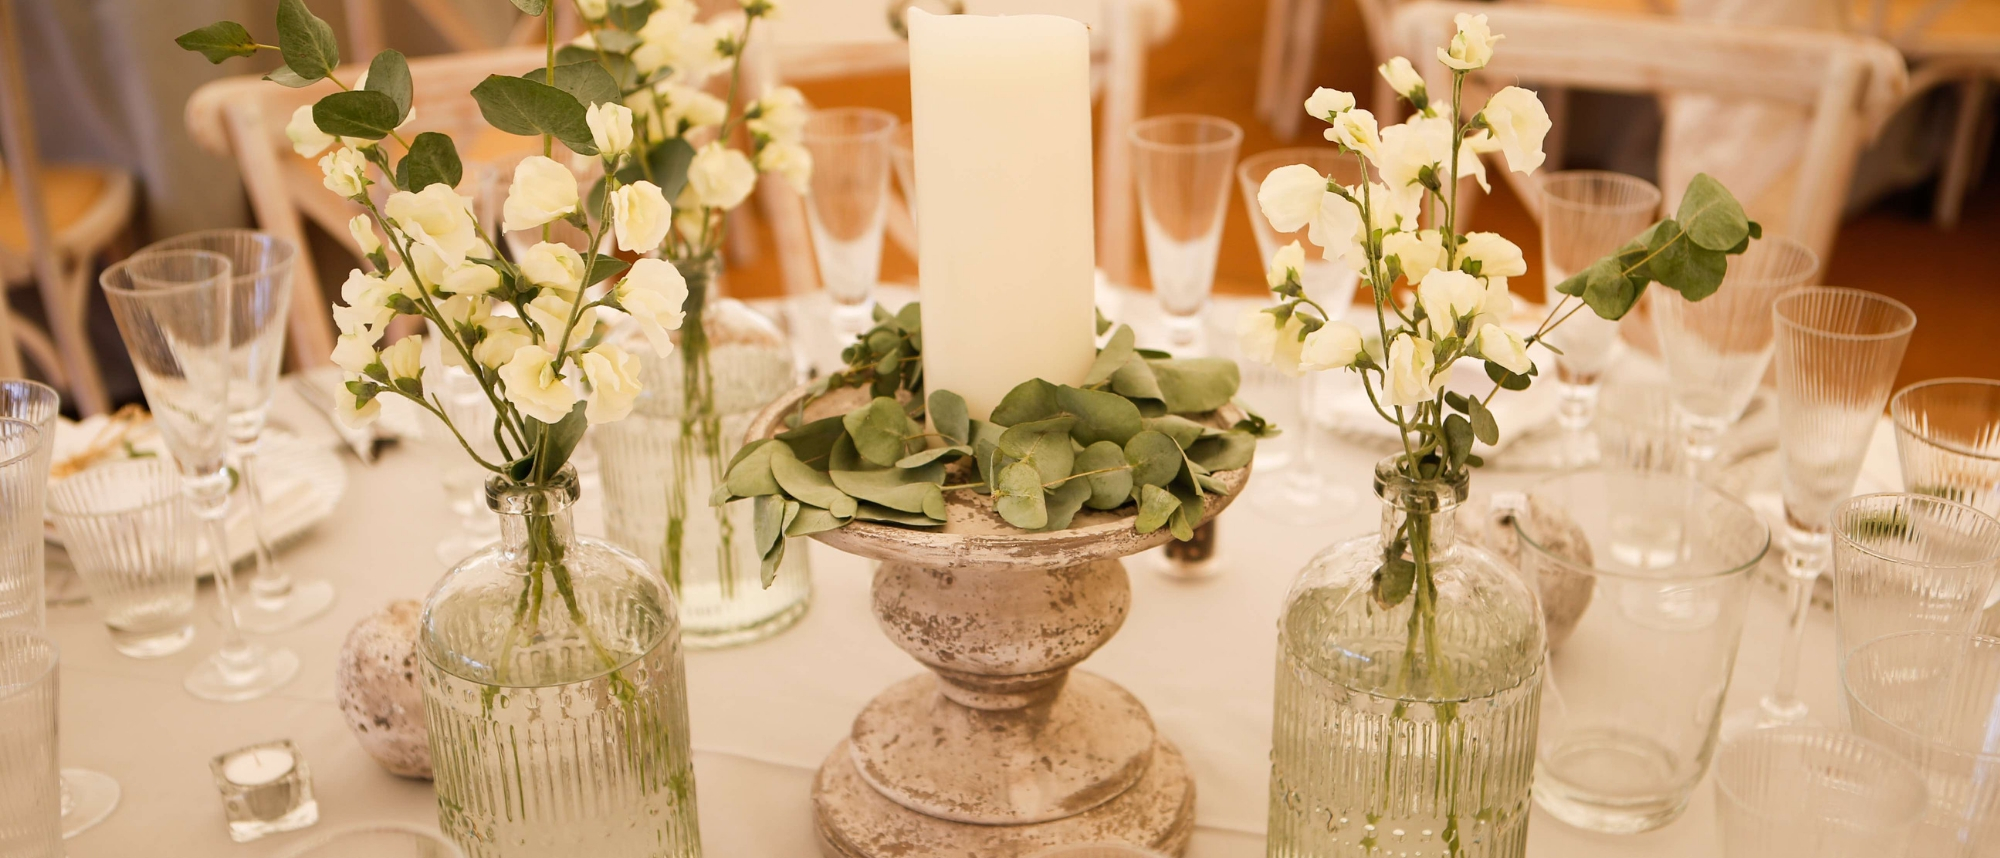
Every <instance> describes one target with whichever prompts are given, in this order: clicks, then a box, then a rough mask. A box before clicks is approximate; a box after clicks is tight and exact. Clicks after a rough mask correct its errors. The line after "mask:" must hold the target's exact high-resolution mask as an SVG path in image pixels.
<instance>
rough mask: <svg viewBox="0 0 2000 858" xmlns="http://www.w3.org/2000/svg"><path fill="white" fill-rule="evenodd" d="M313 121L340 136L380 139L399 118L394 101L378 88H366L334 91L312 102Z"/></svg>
mask: <svg viewBox="0 0 2000 858" xmlns="http://www.w3.org/2000/svg"><path fill="white" fill-rule="evenodd" d="M312 115H313V124H314V125H317V126H319V130H321V131H324V132H326V133H328V134H336V135H339V136H341V137H360V138H363V139H366V140H380V139H382V138H384V137H387V136H389V132H391V131H394V130H396V125H397V123H399V122H401V121H402V119H401V118H400V117H398V116H397V115H396V102H395V101H394V100H392V99H390V98H389V96H386V95H383V94H382V93H379V92H374V91H371V90H365V89H356V90H349V91H347V92H336V93H332V94H330V95H327V96H324V97H322V98H321V99H320V100H319V101H318V102H315V103H314V104H313V110H312Z"/></svg>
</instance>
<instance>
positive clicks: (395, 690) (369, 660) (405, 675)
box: [334, 599, 431, 779]
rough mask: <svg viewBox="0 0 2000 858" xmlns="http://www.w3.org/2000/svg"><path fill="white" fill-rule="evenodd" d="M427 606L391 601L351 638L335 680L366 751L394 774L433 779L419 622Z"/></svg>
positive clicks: (344, 711) (342, 652) (350, 634)
mask: <svg viewBox="0 0 2000 858" xmlns="http://www.w3.org/2000/svg"><path fill="white" fill-rule="evenodd" d="M422 613H423V604H422V603H420V602H418V601H417V600H415V599H402V600H398V601H395V602H390V603H389V604H388V605H385V606H383V607H382V609H381V610H379V611H376V612H375V613H372V614H369V615H368V616H366V617H363V618H362V619H361V622H359V623H356V624H355V626H354V630H353V631H350V632H348V633H347V642H346V643H344V644H342V645H341V647H340V665H339V667H338V668H337V669H336V672H335V675H334V697H335V698H336V699H337V700H338V701H339V703H340V714H341V715H342V716H343V717H345V718H346V720H347V729H348V730H350V731H352V732H353V733H354V738H355V740H356V741H358V742H360V743H361V749H362V750H364V751H367V752H368V756H371V757H374V758H375V762H377V763H380V764H381V766H382V768H385V769H388V770H389V772H390V773H391V774H395V775H399V776H401V777H406V778H423V779H429V778H430V776H431V748H430V743H429V736H428V730H427V729H426V727H425V726H424V692H423V676H422V665H421V664H420V663H419V662H418V659H419V658H421V656H419V655H418V654H417V621H418V619H419V617H420V616H421V615H422Z"/></svg>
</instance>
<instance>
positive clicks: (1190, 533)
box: [1167, 489, 1208, 542]
mask: <svg viewBox="0 0 2000 858" xmlns="http://www.w3.org/2000/svg"><path fill="white" fill-rule="evenodd" d="M1173 494H1174V500H1177V501H1179V502H1180V505H1179V506H1177V507H1176V508H1175V509H1174V514H1173V516H1172V517H1170V518H1168V519H1167V529H1168V530H1171V531H1173V534H1174V538H1175V539H1178V540H1180V541H1182V542H1186V541H1188V540H1190V539H1193V538H1194V529H1195V528H1196V527H1198V526H1200V524H1201V517H1202V515H1203V514H1204V513H1206V512H1207V507H1208V503H1207V501H1205V500H1204V499H1203V498H1202V496H1201V492H1200V490H1198V489H1197V490H1194V491H1182V490H1179V489H1175V490H1174V492H1173Z"/></svg>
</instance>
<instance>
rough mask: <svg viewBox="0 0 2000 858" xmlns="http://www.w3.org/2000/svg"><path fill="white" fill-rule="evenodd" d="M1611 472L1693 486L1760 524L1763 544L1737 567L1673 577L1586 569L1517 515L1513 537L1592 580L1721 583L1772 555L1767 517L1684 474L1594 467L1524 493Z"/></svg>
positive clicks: (1557, 477)
mask: <svg viewBox="0 0 2000 858" xmlns="http://www.w3.org/2000/svg"><path fill="white" fill-rule="evenodd" d="M1611 473H1629V474H1632V475H1635V476H1640V477H1644V478H1646V479H1649V480H1656V479H1666V480H1671V481H1673V482H1675V483H1677V484H1679V486H1680V487H1683V488H1685V487H1689V486H1692V487H1694V488H1695V489H1697V490H1699V491H1701V492H1703V493H1704V494H1706V495H1708V496H1710V497H1712V498H1714V499H1717V500H1720V501H1722V502H1723V503H1724V504H1726V505H1729V506H1733V507H1735V508H1736V509H1737V510H1739V511H1740V512H1742V513H1743V514H1745V515H1747V516H1748V517H1749V519H1750V520H1752V521H1755V522H1757V525H1758V526H1759V527H1761V528H1762V529H1763V531H1764V538H1763V540H1762V541H1761V544H1760V545H1758V546H1757V550H1756V551H1753V552H1751V556H1750V558H1749V559H1747V560H1745V561H1743V562H1741V563H1738V564H1736V565H1733V566H1725V567H1723V568H1721V569H1714V570H1709V571H1703V572H1699V573H1694V572H1689V573H1682V574H1673V575H1658V574H1641V573H1638V572H1620V571H1617V570H1614V569H1603V568H1600V567H1598V565H1597V564H1596V563H1594V562H1593V563H1591V564H1590V565H1588V566H1585V565H1583V564H1580V563H1577V562H1576V561H1573V560H1571V559H1569V558H1567V557H1563V556H1562V555H1559V554H1556V553H1555V552H1553V551H1550V550H1549V548H1548V546H1546V545H1544V544H1543V543H1544V540H1537V539H1536V538H1535V537H1534V535H1533V534H1531V533H1529V532H1528V529H1527V527H1526V526H1524V525H1523V524H1522V519H1524V518H1526V516H1523V515H1519V514H1517V515H1515V516H1514V517H1513V518H1514V535H1515V536H1516V537H1519V538H1520V540H1521V544H1523V545H1525V546H1528V547H1529V548H1532V549H1534V550H1535V552H1536V553H1537V554H1540V555H1542V556H1543V557H1547V558H1549V559H1551V560H1553V561H1555V562H1557V563H1560V564H1562V565H1563V566H1564V567H1565V568H1568V569H1572V570H1575V571H1577V572H1580V573H1583V574H1586V575H1589V576H1591V577H1592V578H1613V579H1617V580H1620V581H1648V582H1653V583H1660V582H1699V581H1720V580H1723V579H1725V578H1729V577H1731V576H1736V575H1747V574H1749V572H1750V571H1751V570H1753V569H1756V568H1757V565H1758V564H1760V563H1763V562H1764V558H1765V557H1766V556H1767V555H1769V554H1770V553H1771V525H1770V523H1769V522H1766V521H1765V520H1764V516H1763V515H1762V514H1760V513H1758V512H1757V511H1756V510H1755V509H1752V508H1751V507H1750V506H1749V505H1748V504H1745V503H1744V502H1742V501H1740V500H1737V499H1736V498H1734V497H1731V496H1730V495H1729V494H1727V493H1726V492H1723V491H1722V490H1720V489H1717V488H1715V487H1714V486H1711V485H1709V484H1707V483H1704V482H1701V481H1699V480H1694V479H1691V478H1689V477H1686V476H1684V475H1681V474H1672V473H1666V472H1645V471H1610V470H1606V469H1603V468H1594V469H1591V470H1585V471H1574V472H1571V473H1567V474H1556V475H1554V476H1550V477H1544V478H1543V479H1541V480H1540V481H1537V482H1536V483H1535V484H1534V485H1532V486H1529V487H1528V490H1527V491H1526V492H1525V493H1524V494H1525V495H1527V496H1529V497H1532V496H1533V495H1534V492H1535V490H1536V489H1539V488H1543V487H1545V486H1549V485H1553V484H1555V483H1559V482H1562V481H1564V480H1575V479H1583V478H1589V477H1602V476H1604V475H1606V474H1611Z"/></svg>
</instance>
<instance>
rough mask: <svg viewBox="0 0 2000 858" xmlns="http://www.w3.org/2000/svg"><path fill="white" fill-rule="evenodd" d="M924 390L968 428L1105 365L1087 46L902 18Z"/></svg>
mask: <svg viewBox="0 0 2000 858" xmlns="http://www.w3.org/2000/svg"><path fill="white" fill-rule="evenodd" d="M909 28H910V107H911V114H912V116H913V121H912V130H913V133H914V137H915V144H916V145H915V149H916V172H917V183H916V184H917V206H916V209H917V212H918V218H919V220H918V224H917V262H918V268H919V278H920V281H921V282H920V286H921V287H922V293H923V325H924V384H925V386H926V388H927V389H930V390H949V391H952V392H954V393H957V394H959V395H960V396H963V397H965V403H966V406H967V407H968V408H969V409H970V411H971V413H972V416H974V417H979V418H984V417H986V416H988V415H989V414H991V413H992V411H993V407H994V406H995V405H998V404H999V403H1000V399H1001V397H1003V396H1005V395H1006V394H1007V391H1009V390H1012V389H1013V388H1014V386H1015V385H1018V384H1020V383H1021V382H1023V381H1027V380H1028V379H1031V378H1041V379H1045V380H1047V381H1051V382H1054V383H1056V384H1079V383H1081V382H1082V381H1083V378H1084V375H1085V374H1086V373H1088V372H1089V371H1090V363H1091V361H1092V359H1093V358H1094V357H1095V356H1096V328H1095V320H1096V316H1095V314H1094V313H1093V311H1092V307H1093V304H1094V301H1095V286H1094V267H1095V259H1094V256H1093V253H1094V251H1093V249H1092V242H1093V241H1094V238H1093V236H1092V228H1091V227H1092V210H1091V178H1090V175H1091V161H1090V158H1091V139H1090V34H1089V32H1088V31H1087V30H1085V28H1084V26H1083V24H1082V23H1080V22H1077V21H1075V20H1072V19H1069V18H1060V17H1055V16H1051V15H1018V16H1008V17H982V16H977V15H931V14H928V13H925V12H924V11H922V10H920V9H911V10H910V12H909Z"/></svg>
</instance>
